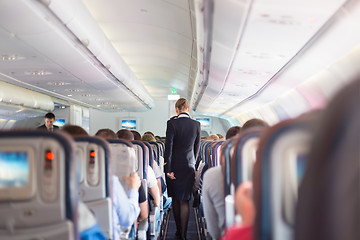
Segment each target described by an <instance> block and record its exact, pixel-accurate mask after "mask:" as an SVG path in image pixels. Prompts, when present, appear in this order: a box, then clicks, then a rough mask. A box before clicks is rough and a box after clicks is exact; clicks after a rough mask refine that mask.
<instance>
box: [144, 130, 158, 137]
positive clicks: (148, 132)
mask: <svg viewBox="0 0 360 240" xmlns="http://www.w3.org/2000/svg"><path fill="white" fill-rule="evenodd" d="M145 134H151V135H152V136H153V137H155V134H153V133H152V132H150V131H147V132H144V135H145ZM144 135H143V136H144Z"/></svg>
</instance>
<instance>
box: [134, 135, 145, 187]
mask: <svg viewBox="0 0 360 240" xmlns="http://www.w3.org/2000/svg"><path fill="white" fill-rule="evenodd" d="M131 143H132V144H133V147H134V149H135V155H136V162H135V170H136V172H137V174H138V175H139V177H140V179H142V180H146V178H147V166H148V157H147V151H148V149H147V147H146V146H145V144H144V143H143V142H141V141H131Z"/></svg>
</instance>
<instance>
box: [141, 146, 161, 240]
mask: <svg viewBox="0 0 360 240" xmlns="http://www.w3.org/2000/svg"><path fill="white" fill-rule="evenodd" d="M143 144H144V145H145V147H146V148H147V156H148V164H149V166H150V167H152V168H153V164H154V155H153V148H152V147H151V145H150V144H149V143H148V142H143ZM155 164H156V163H155ZM161 199H162V198H160V201H161ZM148 200H150V198H148ZM160 205H162V203H160ZM159 214H160V209H159V207H155V206H154V205H153V204H150V213H149V235H150V238H157V237H158V235H159V232H160V228H159V227H160V226H161V223H160V219H159V220H158V219H157V217H156V216H158V215H159ZM157 226H159V227H158V228H157Z"/></svg>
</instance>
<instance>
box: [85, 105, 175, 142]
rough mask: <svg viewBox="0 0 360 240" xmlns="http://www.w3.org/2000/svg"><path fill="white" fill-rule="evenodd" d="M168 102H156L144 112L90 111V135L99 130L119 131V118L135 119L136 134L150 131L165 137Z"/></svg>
mask: <svg viewBox="0 0 360 240" xmlns="http://www.w3.org/2000/svg"><path fill="white" fill-rule="evenodd" d="M169 104H170V103H169V101H168V100H156V101H155V106H154V107H153V108H152V109H151V110H149V111H146V112H103V111H99V110H96V109H90V134H91V135H94V134H95V133H96V132H97V131H98V130H99V129H101V128H110V129H111V130H113V131H115V132H117V131H118V130H119V129H120V120H121V118H131V117H133V118H136V119H137V120H138V124H139V125H138V128H139V129H138V130H137V131H138V132H140V134H141V135H142V134H143V133H144V132H146V131H151V132H153V133H154V134H155V135H159V136H165V132H166V122H167V120H169V114H170V112H169V108H170V105H169Z"/></svg>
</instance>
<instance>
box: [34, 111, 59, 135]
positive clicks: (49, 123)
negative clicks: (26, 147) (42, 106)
mask: <svg viewBox="0 0 360 240" xmlns="http://www.w3.org/2000/svg"><path fill="white" fill-rule="evenodd" d="M54 122H55V115H54V114H53V113H51V112H49V113H47V114H46V115H45V124H43V125H41V126H40V127H38V128H37V129H41V130H47V131H50V132H52V131H54V130H57V129H59V127H58V126H55V125H53V124H54Z"/></svg>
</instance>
